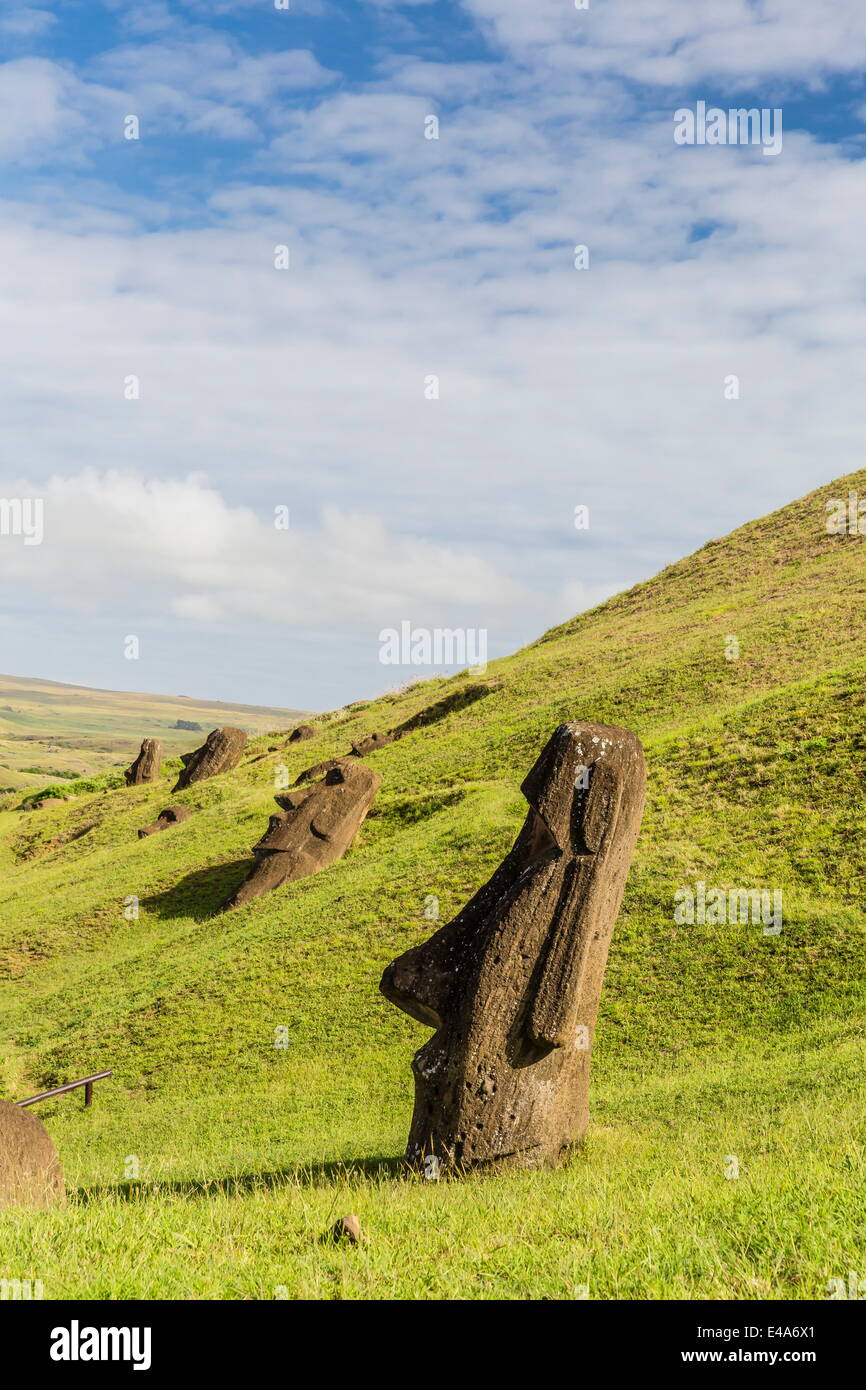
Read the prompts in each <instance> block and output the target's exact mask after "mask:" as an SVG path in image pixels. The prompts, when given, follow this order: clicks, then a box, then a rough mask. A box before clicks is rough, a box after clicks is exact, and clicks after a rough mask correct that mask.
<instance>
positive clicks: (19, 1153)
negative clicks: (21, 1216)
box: [0, 1100, 66, 1209]
mask: <svg viewBox="0 0 866 1390" xmlns="http://www.w3.org/2000/svg"><path fill="white" fill-rule="evenodd" d="M65 1205H66V1189H65V1187H64V1185H63V1169H62V1168H61V1166H60V1159H59V1158H58V1157H57V1150H56V1149H55V1147H54V1144H53V1142H52V1140H51V1135H50V1134H49V1133H48V1130H47V1129H46V1128H45V1126H44V1124H43V1123H42V1121H41V1120H39V1119H37V1118H36V1116H35V1115H31V1113H30V1111H29V1110H26V1109H24V1108H23V1107H22V1106H20V1105H13V1104H12V1103H11V1102H10V1101H8V1100H0V1209H2V1208H5V1207H19V1206H22V1207H23V1206H26V1207H49V1206H65Z"/></svg>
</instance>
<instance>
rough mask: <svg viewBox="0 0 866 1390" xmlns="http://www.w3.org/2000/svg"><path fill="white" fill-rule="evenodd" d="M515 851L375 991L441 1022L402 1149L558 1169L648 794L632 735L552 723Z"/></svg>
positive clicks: (584, 1100) (526, 788) (580, 1117)
mask: <svg viewBox="0 0 866 1390" xmlns="http://www.w3.org/2000/svg"><path fill="white" fill-rule="evenodd" d="M522 791H523V793H524V795H525V797H526V799H527V801H528V802H529V811H528V814H527V817H526V821H525V823H524V826H523V829H522V830H521V832H520V834H519V836H518V837H517V840H516V842H515V844H514V847H513V848H512V850H511V851H510V853H509V854H508V855H507V856H506V858H505V860H504V861H503V863H502V864H501V865H500V867H499V868H498V869H497V870H496V872H495V873H494V875H493V877H492V878H491V879H490V880H489V882H488V883H486V884H485V885H484V886H483V887H482V888H480V889H479V891H478V892H477V893H476V894H475V896H474V897H473V898H472V900H471V901H470V902H469V903H468V904H467V906H466V907H465V908H464V909H463V911H462V912H460V913H459V914H458V916H457V917H455V918H454V920H453V921H452V922H449V923H448V924H447V925H446V926H444V927H442V928H440V930H439V931H437V932H436V933H435V935H434V936H432V937H431V938H430V940H429V941H426V942H425V943H424V944H423V945H420V946H416V947H414V948H413V949H412V950H409V951H407V952H406V953H405V955H402V956H400V957H399V958H398V959H397V960H395V961H394V962H393V963H392V964H391V965H390V966H389V967H388V968H387V970H386V971H385V974H384V976H383V978H382V984H381V989H382V992H383V994H384V995H385V996H386V998H388V999H389V1000H390V1001H391V1002H392V1003H394V1004H396V1005H397V1006H398V1007H399V1008H401V1009H403V1010H404V1012H406V1013H408V1014H410V1015H411V1016H412V1017H413V1018H416V1019H418V1020H420V1021H421V1022H423V1023H426V1024H428V1025H429V1026H430V1027H433V1028H435V1029H436V1032H435V1034H434V1036H433V1037H432V1038H431V1039H430V1041H429V1042H428V1043H426V1044H425V1045H424V1046H423V1047H422V1048H421V1049H420V1051H419V1052H418V1053H417V1054H416V1056H415V1059H414V1061H413V1070H414V1072H415V1112H414V1116H413V1120H412V1129H411V1132H410V1137H409V1147H408V1152H407V1157H408V1158H409V1160H410V1161H411V1162H413V1163H416V1164H420V1163H422V1162H423V1160H424V1158H425V1157H426V1156H427V1155H429V1154H435V1155H436V1157H437V1158H438V1159H439V1162H440V1164H441V1165H448V1164H451V1165H455V1166H460V1167H466V1166H470V1165H472V1164H475V1163H490V1162H496V1163H501V1164H506V1163H510V1164H515V1165H520V1166H539V1165H543V1164H550V1163H555V1162H556V1161H557V1159H558V1158H559V1157H560V1155H561V1154H562V1152H563V1151H564V1150H566V1149H567V1148H568V1147H569V1146H570V1145H571V1144H573V1143H575V1142H576V1141H577V1140H578V1139H580V1138H581V1137H582V1135H583V1133H584V1132H585V1130H586V1126H587V1123H588V1082H589V1058H590V1049H591V1041H592V1036H593V1032H594V1028H595V1021H596V1015H597V1012H598V1005H599V998H600V994H601V986H602V981H603V977H604V970H605V965H606V962H607V952H608V945H609V942H610V937H611V933H612V931H613V926H614V922H615V920H616V915H617V913H618V911H619V907H620V903H621V901H622V894H623V890H624V887H625V880H626V876H627V873H628V869H629V865H630V863H631V858H632V855H633V853H634V847H635V843H636V840H637V835H638V830H639V827H640V821H641V816H642V812H643V804H644V797H645V791H646V770H645V764H644V757H643V750H642V748H641V745H640V743H639V741H638V739H637V738H636V737H635V736H634V734H631V733H629V732H628V731H627V730H624V729H616V728H609V727H607V726H605V725H596V724H576V723H575V724H563V725H560V726H559V728H558V729H556V731H555V732H554V734H553V735H552V737H551V738H550V739H549V741H548V743H547V744H546V746H545V747H544V749H543V750H542V753H541V755H540V756H539V758H538V760H537V761H536V763H535V765H534V766H533V768H532V769H531V771H530V772H529V774H528V775H527V777H526V779H525V780H524V782H523V786H522Z"/></svg>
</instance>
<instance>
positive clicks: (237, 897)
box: [222, 758, 382, 911]
mask: <svg viewBox="0 0 866 1390" xmlns="http://www.w3.org/2000/svg"><path fill="white" fill-rule="evenodd" d="M381 785H382V778H381V777H380V776H379V775H378V773H376V772H373V771H372V770H371V769H370V768H369V767H365V766H364V764H363V763H359V762H355V761H354V759H349V758H346V759H342V760H340V761H339V762H338V763H337V764H336V765H335V766H334V767H332V768H330V769H329V771H328V772H327V774H326V775H325V777H324V778H323V780H322V781H321V782H316V783H314V784H313V785H312V786H311V787H304V788H301V789H299V790H292V791H290V792H283V793H281V794H280V795H279V796H277V797H275V798H274V800H275V801H276V803H277V805H278V806H279V807H280V810H281V812H282V814H281V815H279V816H271V819H270V821H269V823H268V828H267V830H266V831H265V833H264V835H263V836H262V838H261V839H260V840H259V842H258V844H257V845H256V846H255V848H254V850H253V853H254V855H255V862H254V864H253V867H252V870H251V871H250V873H249V876H248V877H247V878H246V880H245V881H244V882H243V883H242V884H241V885H240V887H239V888H237V889H236V891H235V892H234V893H233V894H232V896H231V897H230V898H229V900H228V902H227V903H225V905H224V907H223V909H222V910H223V911H226V910H227V909H228V908H232V907H240V906H241V905H242V904H243V903H246V902H249V901H250V899H252V898H258V897H261V895H262V894H263V893H269V892H271V891H272V890H273V889H274V888H279V887H281V885H282V884H284V883H289V882H292V881H294V880H295V879H298V878H307V877H309V875H310V874H317V873H319V872H320V871H321V870H322V869H327V868H328V866H329V865H330V864H333V863H334V861H335V860H337V859H340V858H342V856H343V855H344V854H345V853H346V851H347V849H348V848H349V846H350V845H351V843H352V841H353V840H354V838H355V836H356V835H357V833H358V830H359V829H360V826H361V824H362V822H363V820H364V818H365V817H366V815H367V812H368V811H369V810H370V807H371V806H372V804H373V800H374V798H375V796H376V793H377V791H378V790H379V788H380V786H381Z"/></svg>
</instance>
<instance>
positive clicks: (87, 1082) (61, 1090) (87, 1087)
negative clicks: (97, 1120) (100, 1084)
mask: <svg viewBox="0 0 866 1390" xmlns="http://www.w3.org/2000/svg"><path fill="white" fill-rule="evenodd" d="M111 1075H112V1073H111V1072H110V1071H98V1072H94V1074H93V1076H83V1077H82V1078H81V1080H80V1081H67V1083H66V1085H65V1086H55V1087H54V1089H53V1090H51V1091H41V1092H40V1093H39V1095H38V1096H31V1097H30V1099H29V1100H16V1102H15V1104H16V1105H21V1106H24V1105H36V1104H37V1103H38V1102H39V1101H40V1100H51V1098H52V1096H64V1095H66V1092H67V1091H75V1090H77V1089H78V1087H79V1086H83V1087H84V1104H85V1105H92V1104H93V1083H94V1081H104V1080H105V1078H106V1077H107V1076H111Z"/></svg>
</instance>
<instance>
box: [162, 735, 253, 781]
mask: <svg viewBox="0 0 866 1390" xmlns="http://www.w3.org/2000/svg"><path fill="white" fill-rule="evenodd" d="M246 741H247V736H246V734H245V733H244V731H243V729H236V728H234V727H233V726H232V725H231V724H225V725H223V727H222V728H221V729H212V730H211V732H210V733H209V734H208V736H207V738H206V739H205V742H204V743H203V744H202V746H201V748H196V750H195V752H193V753H181V755H180V760H181V762H182V763H183V768H182V770H181V773H180V776H179V777H178V779H177V781H176V782H175V784H174V787H173V788H172V791H176V792H180V791H183V790H184V789H185V788H186V787H191V786H192V785H193V783H194V782H204V781H205V780H206V779H207V778H208V777H216V776H218V774H219V773H221V772H231V771H232V770H233V769H234V768H236V767H237V765H238V763H239V762H240V760H241V758H242V757H243V752H244V748H245V746H246Z"/></svg>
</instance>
